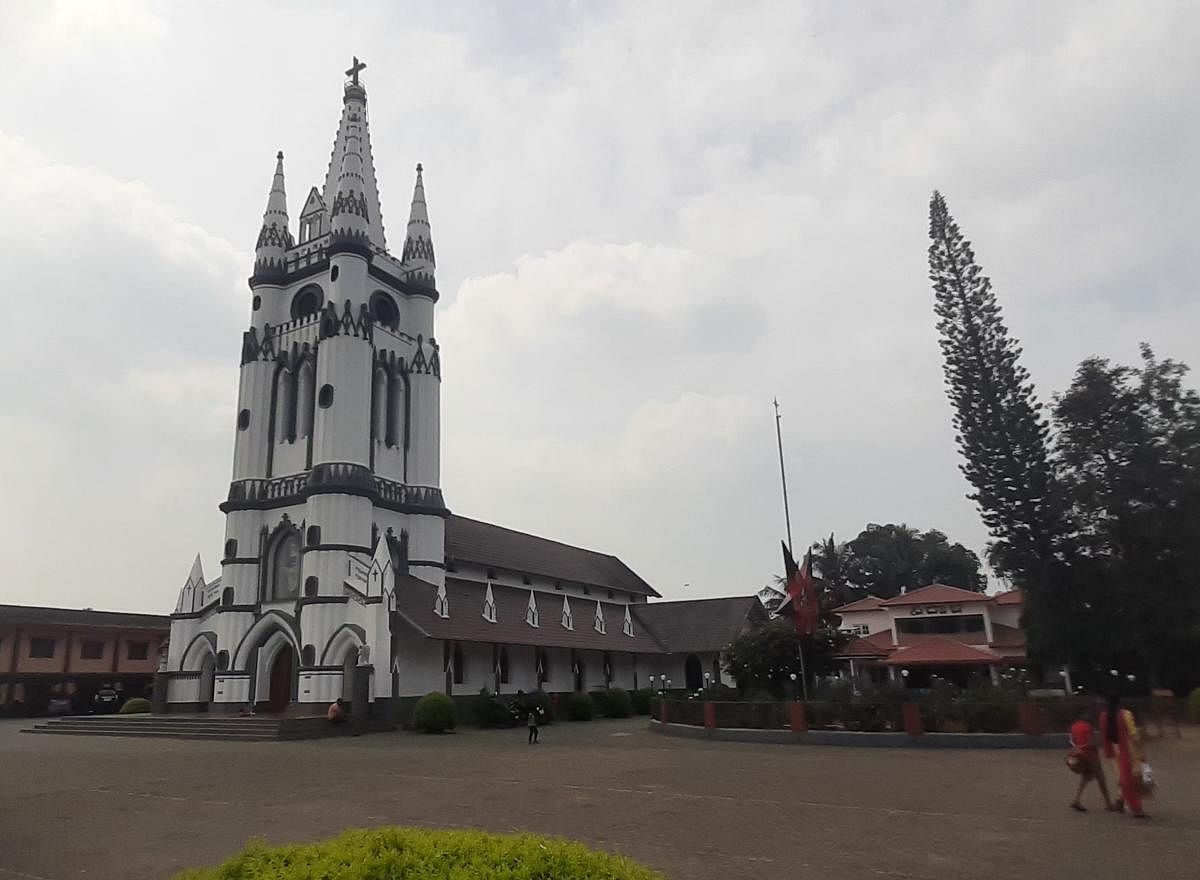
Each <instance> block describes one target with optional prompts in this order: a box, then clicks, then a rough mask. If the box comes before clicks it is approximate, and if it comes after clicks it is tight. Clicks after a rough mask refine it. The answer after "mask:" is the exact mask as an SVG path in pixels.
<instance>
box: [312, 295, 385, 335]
mask: <svg viewBox="0 0 1200 880" xmlns="http://www.w3.org/2000/svg"><path fill="white" fill-rule="evenodd" d="M374 327H375V324H374V321H372V320H371V311H370V309H368V308H367V304H366V303H359V306H358V317H357V318H356V317H355V316H354V313H353V308H352V307H351V305H350V300H346V303H345V305H343V306H342V314H341V316H340V317H339V316H338V313H337V306H335V305H334V304H333V303H329V304H328V305H327V306H325V309H324V311H323V312H322V313H321V329H320V333H319V334H318V338H320V339H328V338H329V337H331V336H337V335H339V334H340V335H342V336H359V337H362V338H363V339H367V340H371V339H373V338H374Z"/></svg>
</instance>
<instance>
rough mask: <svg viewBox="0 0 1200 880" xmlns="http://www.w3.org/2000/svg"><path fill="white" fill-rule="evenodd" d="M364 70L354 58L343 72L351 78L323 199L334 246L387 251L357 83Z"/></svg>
mask: <svg viewBox="0 0 1200 880" xmlns="http://www.w3.org/2000/svg"><path fill="white" fill-rule="evenodd" d="M364 67H366V65H365V64H361V63H360V62H359V61H358V59H355V63H354V64H353V65H352V66H351V68H350V70H348V71H346V75H347V76H348V77H351V78H350V79H349V80H347V82H346V87H345V93H344V95H343V96H342V119H341V122H340V123H339V125H338V132H337V138H336V139H335V140H334V142H333V154H332V155H331V156H330V158H329V170H328V172H326V175H325V188H324V192H323V198H324V201H325V204H326V205H328V206H329V215H330V220H331V230H332V232H333V240H334V243H335V244H336V243H337V242H339V241H341V242H357V243H358V244H360V245H363V246H367V245H368V244H369V245H373V246H375V247H377V248H379V249H380V250H386V248H387V242H386V240H385V238H384V234H383V215H382V212H381V211H380V207H379V187H378V185H377V184H376V182H375V160H374V158H373V157H372V155H371V133H370V131H369V130H368V127H367V90H366V89H365V88H364V87H363V85H362V83H361V82H359V80H358V71H360V70H362V69H363V68H364Z"/></svg>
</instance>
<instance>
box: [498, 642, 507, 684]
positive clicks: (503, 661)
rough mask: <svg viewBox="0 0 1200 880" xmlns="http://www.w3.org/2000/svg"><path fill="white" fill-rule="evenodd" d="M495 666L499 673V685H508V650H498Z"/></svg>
mask: <svg viewBox="0 0 1200 880" xmlns="http://www.w3.org/2000/svg"><path fill="white" fill-rule="evenodd" d="M496 665H497V667H498V670H497V671H498V672H499V673H500V684H508V648H501V649H500V659H499V661H498V662H497V664H496Z"/></svg>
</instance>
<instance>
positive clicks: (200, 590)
mask: <svg viewBox="0 0 1200 880" xmlns="http://www.w3.org/2000/svg"><path fill="white" fill-rule="evenodd" d="M204 587H205V584H204V566H202V565H201V564H200V554H199V553H197V554H196V559H195V560H194V561H193V562H192V570H191V571H189V572H188V576H187V580H186V581H184V582H183V588H182V589H180V591H179V601H177V602H176V603H175V613H176V614H190V613H192V612H193V611H197V610H199V609H200V608H202V607H204Z"/></svg>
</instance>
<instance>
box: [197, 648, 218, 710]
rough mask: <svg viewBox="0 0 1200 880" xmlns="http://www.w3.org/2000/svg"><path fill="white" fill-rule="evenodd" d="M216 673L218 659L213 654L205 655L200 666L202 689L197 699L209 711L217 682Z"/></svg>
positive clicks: (201, 706)
mask: <svg viewBox="0 0 1200 880" xmlns="http://www.w3.org/2000/svg"><path fill="white" fill-rule="evenodd" d="M216 671H217V658H216V657H214V656H213V655H212V654H205V656H204V660H203V661H202V662H201V664H200V689H199V694H198V695H197V697H196V700H197V702H199V703H200V708H202V709H207V708H208V704H209V703H211V702H212V701H213V686H214V684H215V681H216Z"/></svg>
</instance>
